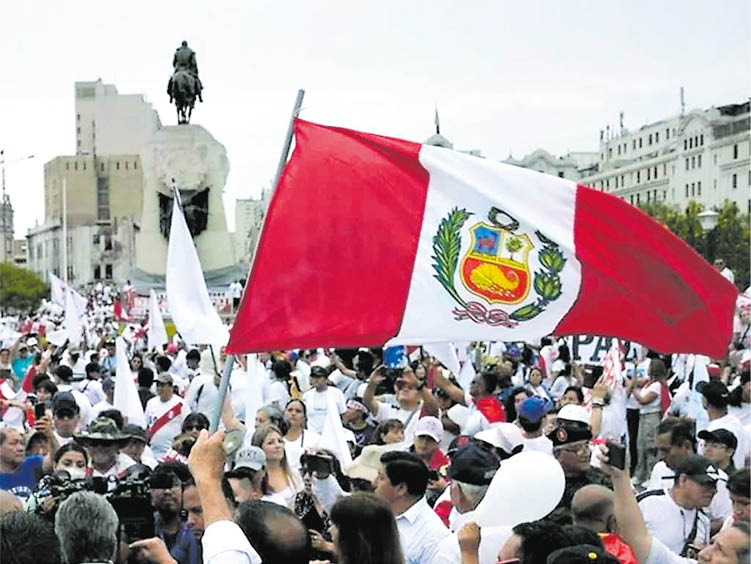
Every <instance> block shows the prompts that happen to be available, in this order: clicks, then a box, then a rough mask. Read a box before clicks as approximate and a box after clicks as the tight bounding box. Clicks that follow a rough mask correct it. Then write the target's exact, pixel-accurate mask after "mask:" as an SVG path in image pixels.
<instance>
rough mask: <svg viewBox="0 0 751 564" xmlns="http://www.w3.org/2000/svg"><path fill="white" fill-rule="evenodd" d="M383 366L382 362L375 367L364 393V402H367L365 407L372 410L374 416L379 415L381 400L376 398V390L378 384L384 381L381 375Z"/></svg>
mask: <svg viewBox="0 0 751 564" xmlns="http://www.w3.org/2000/svg"><path fill="white" fill-rule="evenodd" d="M382 367H383V365H382V364H380V365H378V366H376V367H375V368H374V369H373V372H371V373H370V378H368V385H367V386H366V387H365V393H364V394H363V395H362V402H363V403H364V404H365V407H367V408H368V410H370V413H371V415H373V416H376V415H378V403H379V402H378V400H377V399H375V390H376V387H377V386H378V384H379V383H380V382H381V381H383V376H382V375H381V368H382Z"/></svg>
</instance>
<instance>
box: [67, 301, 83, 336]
mask: <svg viewBox="0 0 751 564" xmlns="http://www.w3.org/2000/svg"><path fill="white" fill-rule="evenodd" d="M81 313H82V312H81V311H79V310H78V306H77V305H76V302H75V301H74V298H73V292H72V290H71V289H70V288H68V289H67V291H66V292H65V332H66V333H67V336H68V341H69V342H70V344H71V345H72V346H74V347H77V346H79V345H80V344H81V340H82V334H83V323H82V322H81Z"/></svg>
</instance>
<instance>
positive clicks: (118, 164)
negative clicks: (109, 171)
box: [115, 161, 120, 170]
mask: <svg viewBox="0 0 751 564" xmlns="http://www.w3.org/2000/svg"><path fill="white" fill-rule="evenodd" d="M115 168H116V169H117V170H120V161H117V162H116V163H115Z"/></svg>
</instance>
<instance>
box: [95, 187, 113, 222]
mask: <svg viewBox="0 0 751 564" xmlns="http://www.w3.org/2000/svg"><path fill="white" fill-rule="evenodd" d="M96 205H97V219H100V220H107V219H109V218H110V186H109V178H101V177H100V178H97V179H96Z"/></svg>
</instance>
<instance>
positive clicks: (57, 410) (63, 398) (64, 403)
mask: <svg viewBox="0 0 751 564" xmlns="http://www.w3.org/2000/svg"><path fill="white" fill-rule="evenodd" d="M80 411H81V408H79V407H78V404H77V403H76V398H75V397H73V394H72V393H70V392H57V393H56V394H55V396H54V397H53V398H52V413H53V414H55V415H65V414H68V415H78V413H80Z"/></svg>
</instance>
